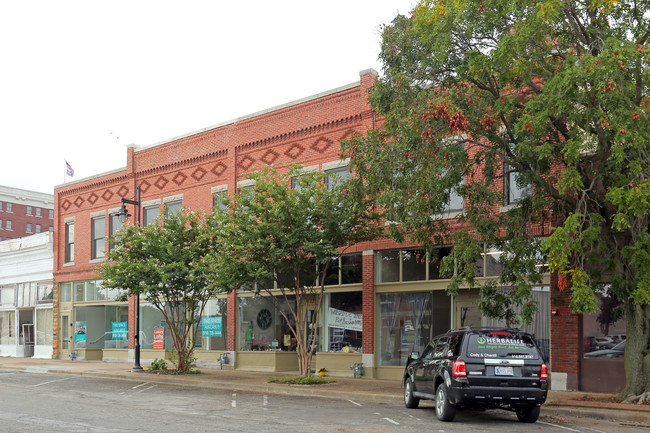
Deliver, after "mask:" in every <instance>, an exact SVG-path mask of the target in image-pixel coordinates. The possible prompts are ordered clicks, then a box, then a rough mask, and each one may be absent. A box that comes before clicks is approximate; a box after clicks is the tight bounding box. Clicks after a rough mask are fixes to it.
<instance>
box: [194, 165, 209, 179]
mask: <svg viewBox="0 0 650 433" xmlns="http://www.w3.org/2000/svg"><path fill="white" fill-rule="evenodd" d="M206 173H207V171H205V169H203V168H202V167H199V168H197V169H196V170H194V171H193V172H192V174H191V175H190V176H192V179H194V180H195V181H197V182H198V181H199V180H201V179H203V176H205V174H206Z"/></svg>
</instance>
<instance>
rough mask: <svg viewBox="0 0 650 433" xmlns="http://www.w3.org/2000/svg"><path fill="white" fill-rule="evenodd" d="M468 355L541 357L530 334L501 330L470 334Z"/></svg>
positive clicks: (472, 356)
mask: <svg viewBox="0 0 650 433" xmlns="http://www.w3.org/2000/svg"><path fill="white" fill-rule="evenodd" d="M467 338H468V340H469V342H468V344H467V356H468V357H470V358H512V359H539V353H538V351H537V347H536V346H535V343H534V342H533V339H532V338H530V336H528V335H516V334H508V333H502V332H499V333H498V334H490V333H486V334H469V335H468V336H467Z"/></svg>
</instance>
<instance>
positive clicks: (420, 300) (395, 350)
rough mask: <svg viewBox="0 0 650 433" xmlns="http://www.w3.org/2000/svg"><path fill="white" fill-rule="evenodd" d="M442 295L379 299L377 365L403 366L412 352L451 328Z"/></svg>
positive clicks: (447, 303)
mask: <svg viewBox="0 0 650 433" xmlns="http://www.w3.org/2000/svg"><path fill="white" fill-rule="evenodd" d="M450 307H451V298H450V297H448V296H447V294H446V293H445V292H444V291H435V292H421V293H387V294H381V295H379V324H380V327H379V351H380V353H379V365H395V366H398V365H399V366H404V365H406V359H407V358H408V356H409V354H410V353H411V352H413V351H419V352H422V350H423V349H424V346H425V345H426V344H427V343H428V342H429V341H430V340H431V338H433V337H435V336H436V335H438V334H441V333H443V332H446V331H447V330H448V329H449V328H450V327H451V314H450V311H451V308H450Z"/></svg>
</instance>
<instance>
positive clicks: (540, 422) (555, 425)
mask: <svg viewBox="0 0 650 433" xmlns="http://www.w3.org/2000/svg"><path fill="white" fill-rule="evenodd" d="M537 423H538V424H546V425H550V426H553V427H559V428H563V429H565V430H569V431H575V432H580V430H576V429H573V428H569V427H564V426H562V425H557V424H552V423H550V422H543V421H537Z"/></svg>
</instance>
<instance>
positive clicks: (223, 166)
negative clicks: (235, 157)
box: [210, 162, 228, 176]
mask: <svg viewBox="0 0 650 433" xmlns="http://www.w3.org/2000/svg"><path fill="white" fill-rule="evenodd" d="M226 168H228V167H226V164H224V163H223V162H219V163H217V164H216V165H215V166H214V167H212V170H210V172H211V173H214V174H216V175H217V176H221V175H222V174H223V172H224V171H226Z"/></svg>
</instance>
